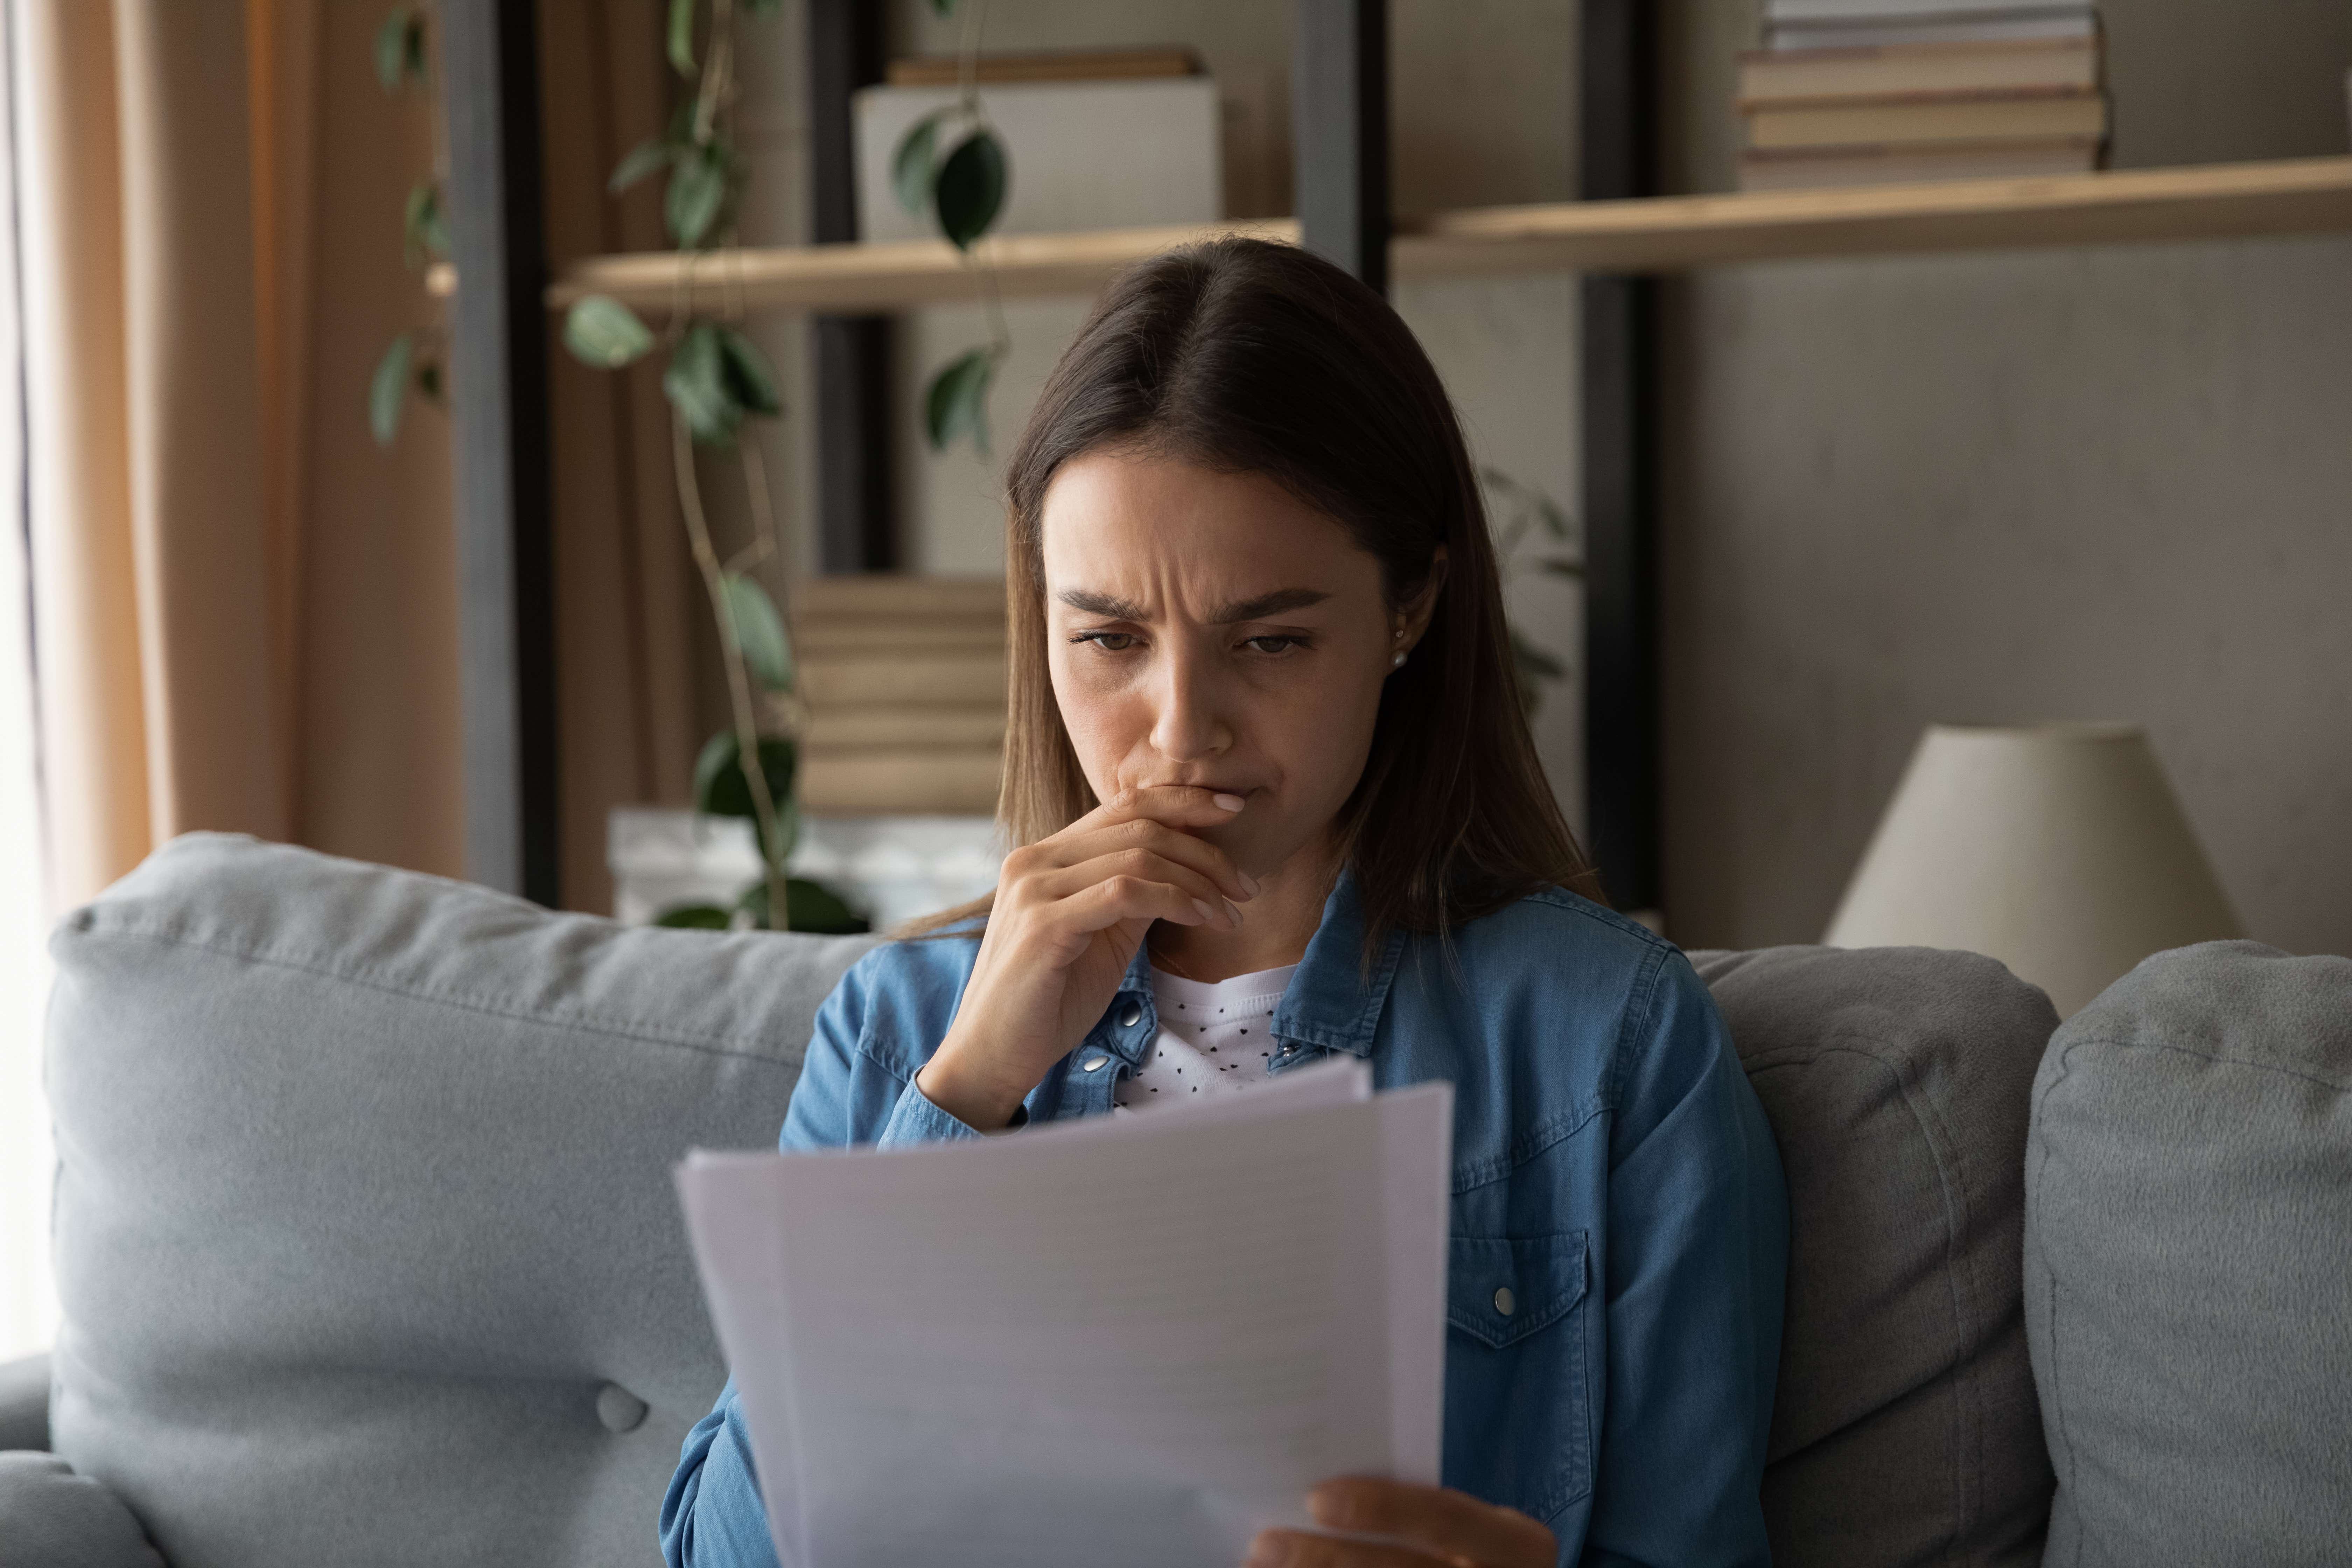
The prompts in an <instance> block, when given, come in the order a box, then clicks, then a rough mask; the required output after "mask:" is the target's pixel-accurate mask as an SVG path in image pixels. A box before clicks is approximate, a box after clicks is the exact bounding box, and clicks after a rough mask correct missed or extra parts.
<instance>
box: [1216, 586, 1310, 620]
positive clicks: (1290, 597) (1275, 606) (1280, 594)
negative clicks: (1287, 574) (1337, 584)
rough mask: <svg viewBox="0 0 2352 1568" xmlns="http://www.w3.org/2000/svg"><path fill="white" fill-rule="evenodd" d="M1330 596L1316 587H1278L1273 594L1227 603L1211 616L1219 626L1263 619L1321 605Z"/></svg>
mask: <svg viewBox="0 0 2352 1568" xmlns="http://www.w3.org/2000/svg"><path fill="white" fill-rule="evenodd" d="M1330 596H1331V595H1328V594H1326V593H1323V592H1322V591H1320V590H1319V589H1315V588H1277V589H1276V590H1275V591H1274V592H1273V593H1271V594H1260V595H1258V596H1257V597H1256V598H1255V599H1243V600H1240V601H1239V602H1237V603H1234V604H1231V605H1226V606H1225V607H1224V608H1223V609H1222V610H1219V611H1218V612H1217V613H1216V614H1215V615H1213V616H1210V617H1209V618H1210V620H1212V621H1213V622H1214V623H1216V624H1217V625H1219V626H1230V625H1232V624H1233V623H1234V622H1235V621H1262V620H1264V619H1265V617H1266V616H1278V615H1280V614H1282V612H1283V611H1285V610H1303V609H1305V608H1306V607H1307V605H1319V604H1321V603H1322V602H1323V601H1324V600H1326V599H1328V598H1329V597H1330Z"/></svg>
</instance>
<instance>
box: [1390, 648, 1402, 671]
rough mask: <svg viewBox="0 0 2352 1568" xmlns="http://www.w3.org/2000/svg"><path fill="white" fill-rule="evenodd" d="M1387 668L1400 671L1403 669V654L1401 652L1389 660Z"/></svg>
mask: <svg viewBox="0 0 2352 1568" xmlns="http://www.w3.org/2000/svg"><path fill="white" fill-rule="evenodd" d="M1389 668H1391V669H1402V668H1404V654H1403V652H1402V650H1400V651H1399V652H1398V654H1397V656H1396V657H1395V658H1391V659H1390V660H1389Z"/></svg>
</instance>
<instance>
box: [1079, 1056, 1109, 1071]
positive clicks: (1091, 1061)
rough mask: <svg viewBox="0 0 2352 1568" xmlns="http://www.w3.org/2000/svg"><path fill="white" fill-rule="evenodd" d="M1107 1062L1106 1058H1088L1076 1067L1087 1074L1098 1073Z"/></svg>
mask: <svg viewBox="0 0 2352 1568" xmlns="http://www.w3.org/2000/svg"><path fill="white" fill-rule="evenodd" d="M1108 1060H1110V1058H1108V1057H1088V1058H1087V1059H1086V1060H1084V1061H1082V1062H1080V1063H1079V1064H1078V1065H1079V1066H1080V1067H1082V1068H1086V1070H1087V1071H1088V1072H1100V1071H1101V1070H1102V1068H1103V1064H1104V1063H1105V1062H1107V1061H1108Z"/></svg>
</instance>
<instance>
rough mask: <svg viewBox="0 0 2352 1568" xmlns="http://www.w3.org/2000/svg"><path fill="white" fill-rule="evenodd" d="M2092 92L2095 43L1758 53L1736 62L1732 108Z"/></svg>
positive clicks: (2095, 71) (2043, 40) (2074, 41)
mask: <svg viewBox="0 0 2352 1568" xmlns="http://www.w3.org/2000/svg"><path fill="white" fill-rule="evenodd" d="M2098 85H2099V48H2098V40H2097V39H2096V38H2095V37H2088V36H2085V37H2073V38H2029V39H2023V40H2011V41H2006V42H2001V43H1992V44H1888V45H1879V46H1876V47H1860V48H1835V49H1802V50H1797V49H1758V50H1751V51H1750V52H1748V53H1747V54H1744V55H1742V56H1740V57H1739V106H1740V107H1741V108H1742V109H1752V108H1759V107H1761V106H1763V105H1764V104H1767V103H1775V102H1779V103H1791V102H1802V101H1806V100H1815V99H1848V98H1895V97H1902V96H1906V95H1908V94H1913V93H1958V92H2001V91H2011V92H2033V91H2044V92H2088V91H2091V90H2093V89H2095V88H2096V87H2097V86H2098Z"/></svg>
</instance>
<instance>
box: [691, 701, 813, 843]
mask: <svg viewBox="0 0 2352 1568" xmlns="http://www.w3.org/2000/svg"><path fill="white" fill-rule="evenodd" d="M742 755H743V752H742V750H741V748H740V747H739V746H737V745H736V743H735V731H732V730H721V731H719V733H718V734H716V735H713V736H711V737H710V739H709V740H708V741H706V742H703V746H702V754H701V755H700V756H698V757H697V758H696V759H695V760H694V809H695V810H697V811H698V812H700V813H702V814H703V815H704V816H741V817H748V818H750V819H751V831H752V833H753V834H754V835H756V836H759V837H760V838H761V843H760V853H761V855H762V856H763V857H766V858H768V859H769V860H770V861H771V862H774V861H778V860H781V859H782V858H784V857H785V856H787V855H790V854H791V853H792V852H793V844H794V843H796V842H798V840H799V838H800V809H799V807H798V806H797V805H794V804H793V774H794V773H795V772H796V771H797V770H798V766H799V763H800V753H799V752H798V751H797V750H795V749H794V747H793V743H792V742H790V741H787V740H785V739H783V738H782V737H781V736H777V735H763V736H761V738H760V772H761V773H762V774H764V775H765V776H766V778H767V781H768V798H769V799H770V800H771V801H772V802H773V803H774V805H775V807H776V819H777V820H776V828H777V833H778V837H781V838H782V840H783V847H782V849H781V850H780V851H779V852H778V853H777V854H775V855H772V856H771V855H769V854H768V847H767V843H766V839H765V836H764V835H761V834H760V817H759V814H758V813H757V812H756V811H754V810H753V809H752V807H751V784H749V783H748V782H746V781H745V779H744V777H743V769H742V766H741V763H740V758H741V756H742Z"/></svg>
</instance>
